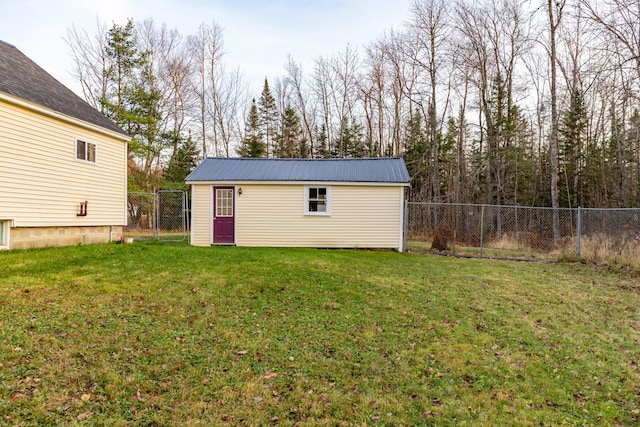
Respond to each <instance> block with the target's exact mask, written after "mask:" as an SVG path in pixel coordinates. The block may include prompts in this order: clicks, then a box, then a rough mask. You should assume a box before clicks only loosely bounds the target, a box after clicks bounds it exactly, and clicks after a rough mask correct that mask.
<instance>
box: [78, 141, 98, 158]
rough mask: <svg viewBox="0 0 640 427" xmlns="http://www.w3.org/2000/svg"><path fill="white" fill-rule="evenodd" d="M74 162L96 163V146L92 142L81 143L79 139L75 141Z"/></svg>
mask: <svg viewBox="0 0 640 427" xmlns="http://www.w3.org/2000/svg"><path fill="white" fill-rule="evenodd" d="M76 160H81V161H83V162H90V163H95V162H96V144H94V143H93V142H87V141H83V140H81V139H77V140H76Z"/></svg>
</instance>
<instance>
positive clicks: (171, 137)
mask: <svg viewBox="0 0 640 427" xmlns="http://www.w3.org/2000/svg"><path fill="white" fill-rule="evenodd" d="M164 138H165V139H167V140H168V141H170V143H171V144H172V145H173V153H172V155H171V157H170V158H169V161H168V162H167V165H166V166H165V168H164V174H163V177H164V181H165V183H164V185H163V188H165V189H174V190H187V186H186V184H185V183H184V180H185V178H186V177H187V175H189V174H190V173H191V171H193V169H194V168H195V167H196V165H197V159H198V156H199V155H200V153H199V151H198V148H197V147H196V144H195V143H194V142H193V140H192V139H191V137H189V138H187V139H185V138H183V137H181V136H180V135H179V134H177V133H175V132H172V133H170V134H168V135H164Z"/></svg>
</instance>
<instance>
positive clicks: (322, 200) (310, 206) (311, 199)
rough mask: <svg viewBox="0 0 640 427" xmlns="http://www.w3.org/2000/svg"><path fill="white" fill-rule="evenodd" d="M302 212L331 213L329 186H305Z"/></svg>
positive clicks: (313, 213)
mask: <svg viewBox="0 0 640 427" xmlns="http://www.w3.org/2000/svg"><path fill="white" fill-rule="evenodd" d="M304 214H305V215H315V216H329V215H331V187H305V189H304Z"/></svg>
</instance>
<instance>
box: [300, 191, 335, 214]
mask: <svg viewBox="0 0 640 427" xmlns="http://www.w3.org/2000/svg"><path fill="white" fill-rule="evenodd" d="M310 188H326V189H327V211H326V212H313V211H310V210H309V189H310ZM303 212H304V216H331V187H330V186H328V185H305V186H304V206H303Z"/></svg>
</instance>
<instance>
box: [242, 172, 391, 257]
mask: <svg viewBox="0 0 640 427" xmlns="http://www.w3.org/2000/svg"><path fill="white" fill-rule="evenodd" d="M313 186H314V187H319V186H322V185H315V184H314V185H313ZM304 191H305V186H304V185H242V195H240V196H238V197H237V198H236V201H237V204H236V244H238V245H239V246H296V247H327V248H352V247H358V248H400V247H401V241H400V240H401V238H400V229H401V205H402V201H401V197H402V196H401V195H402V191H401V189H400V187H394V186H386V187H385V186H379V187H378V186H349V185H332V186H331V201H330V204H331V215H330V216H310V215H306V216H305V215H304Z"/></svg>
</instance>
